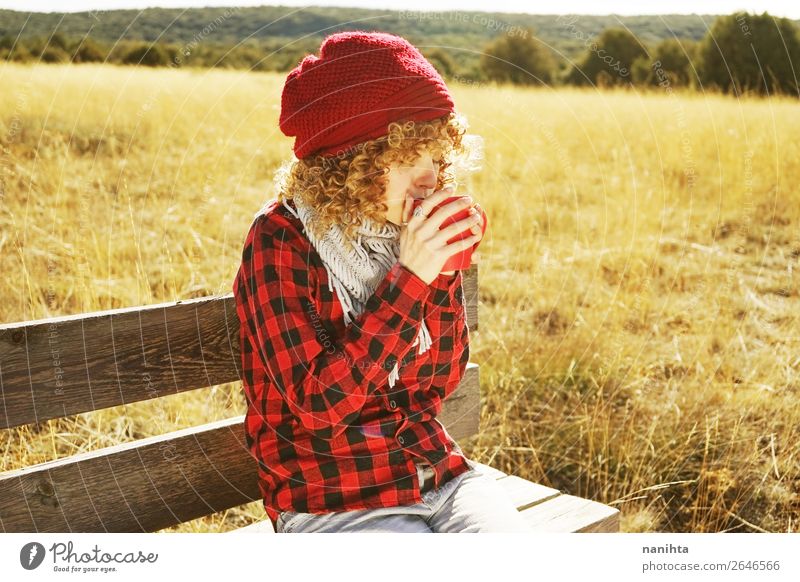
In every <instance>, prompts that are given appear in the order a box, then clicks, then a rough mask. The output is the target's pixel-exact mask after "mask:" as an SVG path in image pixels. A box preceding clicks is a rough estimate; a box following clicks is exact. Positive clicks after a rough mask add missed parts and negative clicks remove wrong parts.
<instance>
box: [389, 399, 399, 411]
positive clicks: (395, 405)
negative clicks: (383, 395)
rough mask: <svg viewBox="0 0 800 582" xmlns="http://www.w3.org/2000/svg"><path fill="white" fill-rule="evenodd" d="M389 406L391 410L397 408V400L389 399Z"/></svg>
mask: <svg viewBox="0 0 800 582" xmlns="http://www.w3.org/2000/svg"><path fill="white" fill-rule="evenodd" d="M389 408H391V409H392V410H394V409H395V408H397V402H395V401H394V400H390V401H389Z"/></svg>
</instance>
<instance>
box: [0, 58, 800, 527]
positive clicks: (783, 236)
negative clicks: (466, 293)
mask: <svg viewBox="0 0 800 582" xmlns="http://www.w3.org/2000/svg"><path fill="white" fill-rule="evenodd" d="M283 80H284V76H282V75H272V74H256V73H247V72H240V71H222V70H174V69H169V68H166V69H155V70H149V69H148V70H144V69H136V68H120V67H112V66H103V65H79V66H61V65H36V66H30V67H28V66H20V65H6V64H3V65H0V86H2V87H3V90H2V91H0V142H1V143H2V148H3V149H2V151H1V152H0V160H1V162H2V163H1V164H0V172H1V173H2V174H1V175H2V176H3V183H4V188H3V189H2V190H1V191H0V266H1V267H2V273H3V277H2V279H0V297H2V302H0V322H4V323H8V322H14V321H20V320H30V319H37V318H44V317H50V316H56V315H63V314H73V313H79V312H85V311H93V310H101V309H110V308H116V307H125V306H133V305H143V304H150V303H158V302H163V301H172V300H177V299H185V298H191V297H199V296H203V295H212V294H226V293H229V292H230V291H231V283H232V280H233V276H234V274H235V272H236V269H237V268H238V264H239V260H240V252H241V247H242V242H243V237H244V234H245V232H246V229H247V227H248V226H249V224H250V220H251V218H252V216H253V213H255V211H256V210H258V208H259V207H260V205H261V203H262V202H263V201H264V200H266V199H267V198H271V197H273V191H272V173H273V171H274V170H275V169H276V168H277V166H278V164H279V163H280V162H281V161H282V160H284V159H286V158H287V157H288V156H289V155H290V154H291V149H290V148H291V143H292V142H291V140H290V139H288V138H286V137H285V136H283V135H282V134H281V133H280V131H279V129H278V125H277V120H278V114H279V104H280V90H281V87H282V84H283ZM451 89H452V90H453V92H454V95H455V100H456V105H457V107H458V108H459V109H460V110H461V111H462V112H463V113H464V114H465V115H466V116H467V118H468V119H469V120H470V122H471V130H472V132H474V133H477V134H480V135H482V136H483V138H484V140H485V144H486V156H485V163H484V168H483V170H482V172H481V173H480V174H478V175H476V176H475V177H474V179H473V180H472V182H471V185H470V190H471V193H472V195H473V196H474V197H476V199H478V200H479V201H480V202H481V204H482V205H483V206H484V208H485V209H486V211H487V213H488V214H489V217H490V220H491V222H490V227H489V230H488V231H487V235H486V239H485V240H484V243H483V245H482V247H481V267H480V273H481V293H480V307H479V309H480V318H481V329H480V330H479V331H478V332H476V333H475V334H474V335H473V337H472V356H471V358H472V360H473V361H476V362H478V363H479V364H480V365H481V382H482V385H483V387H484V391H485V394H486V399H485V402H484V405H483V409H482V418H481V426H482V435H481V436H480V438H479V440H477V441H475V442H472V443H466V444H465V445H464V450H465V452H466V453H467V454H468V455H470V456H473V457H474V458H476V460H478V461H480V462H484V463H488V464H490V465H493V466H496V467H497V468H499V469H501V470H503V471H506V472H513V473H515V474H517V475H520V476H522V477H525V478H527V479H530V480H533V481H536V482H539V483H542V484H544V485H548V486H551V487H556V488H559V489H562V490H564V491H566V492H569V493H572V494H575V495H580V496H583V497H589V498H592V499H596V500H598V501H601V502H603V503H606V504H610V505H613V506H615V507H618V508H619V509H620V510H621V511H622V531H628V532H641V531H685V532H717V531H743V532H744V531H769V532H796V531H798V529H799V528H800V403H798V399H799V398H800V380H799V379H798V378H799V375H800V350H798V348H800V323H799V322H798V319H797V314H798V285H797V274H796V270H797V267H798V256H800V231H799V230H798V225H799V224H800V204H798V202H799V201H800V195H799V194H798V187H797V185H796V182H795V180H797V179H798V178H799V177H800V148H799V147H798V142H797V141H796V136H797V135H800V115H798V111H799V110H798V103H797V100H796V99H795V100H789V99H777V100H776V99H746V100H737V99H736V98H733V97H724V96H719V95H707V94H685V93H684V94H677V93H672V92H670V91H668V90H667V89H665V88H657V89H656V90H654V91H652V92H650V93H639V92H632V91H623V90H616V91H610V90H609V91H602V92H598V91H593V90H576V89H558V90H551V89H525V90H523V89H513V88H497V87H492V86H476V85H469V84H465V83H459V82H453V83H451ZM792 136H795V138H792ZM243 413H244V398H243V395H242V394H241V391H240V385H239V384H238V383H235V384H229V385H222V386H217V387H213V388H211V389H207V390H197V391H192V392H189V393H184V394H180V395H177V396H170V397H166V398H160V399H157V400H155V401H150V402H143V403H138V404H135V405H128V406H124V407H117V408H112V409H107V410H103V411H99V412H95V413H89V414H81V415H78V416H75V417H70V418H67V419H63V420H58V421H48V422H44V423H41V424H40V425H35V426H26V427H23V428H21V429H15V430H10V431H2V432H0V452H1V453H2V461H1V462H0V470H10V469H15V468H18V467H21V466H25V465H30V464H34V463H39V462H43V461H46V460H50V459H55V458H61V457H65V456H69V455H72V454H75V453H78V452H82V451H87V450H94V449H97V448H101V447H105V446H109V445H113V444H116V443H120V442H126V441H130V440H133V439H138V438H142V437H145V436H150V435H155V434H160V433H163V432H166V431H169V430H175V429H179V428H183V427H186V426H189V425H193V424H198V423H201V422H210V421H213V420H218V419H222V418H227V417H230V416H233V415H238V414H243ZM262 517H263V509H262V507H261V504H260V502H253V503H251V504H248V505H246V506H243V507H240V508H237V509H234V510H230V511H228V512H225V513H224V514H218V515H215V516H211V517H209V518H205V519H200V520H196V521H194V522H189V523H187V524H183V525H182V526H180V527H176V528H173V529H171V530H169V531H226V530H229V529H231V528H234V527H238V526H241V525H244V524H246V523H249V522H250V521H252V520H254V519H257V518H258V519H260V518H262Z"/></svg>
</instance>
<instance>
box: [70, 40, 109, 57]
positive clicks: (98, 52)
mask: <svg viewBox="0 0 800 582" xmlns="http://www.w3.org/2000/svg"><path fill="white" fill-rule="evenodd" d="M105 60H106V55H105V51H103V49H102V48H100V45H99V44H97V43H96V42H95V41H94V40H92V39H91V38H86V39H84V40H83V42H81V43H80V44H78V45H77V46H76V47H75V52H73V54H72V62H73V63H91V62H103V61H105Z"/></svg>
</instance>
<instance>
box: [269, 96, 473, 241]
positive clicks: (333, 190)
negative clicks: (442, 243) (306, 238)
mask: <svg viewBox="0 0 800 582" xmlns="http://www.w3.org/2000/svg"><path fill="white" fill-rule="evenodd" d="M467 127H468V123H467V121H466V119H465V118H464V116H463V115H461V114H459V113H455V112H452V113H449V114H447V115H444V116H442V117H438V118H435V119H433V120H431V121H424V122H419V121H417V122H415V121H412V120H409V121H405V120H401V121H397V122H392V123H390V124H389V126H388V128H387V134H386V135H384V136H381V137H380V138H377V139H374V140H369V141H365V142H362V143H360V144H358V145H357V146H354V147H353V148H350V149H349V150H347V151H346V152H343V153H342V154H338V155H334V156H309V157H307V158H302V159H292V160H289V161H287V162H284V164H283V165H282V166H281V167H280V168H279V169H278V170H277V172H276V174H275V190H276V191H277V198H278V200H280V201H281V202H283V201H285V200H287V199H291V198H296V197H300V198H301V199H302V200H303V202H305V203H306V204H307V205H309V206H312V207H313V208H314V209H315V210H316V212H317V215H318V221H316V222H315V223H314V224H312V225H310V226H311V228H312V230H314V231H315V234H316V235H317V236H320V237H321V236H322V234H323V233H324V232H325V231H326V230H327V229H329V228H330V227H331V225H333V224H334V223H337V222H338V223H340V224H342V225H343V228H344V235H345V238H346V239H347V241H348V242H352V241H353V240H354V238H355V236H356V229H357V228H358V227H360V226H361V224H362V223H363V219H364V218H365V217H368V218H369V219H370V220H372V221H373V222H374V223H375V224H376V225H378V226H383V225H384V224H386V216H385V213H386V212H387V211H388V209H389V207H388V206H387V204H386V202H385V201H384V198H385V190H386V185H387V182H388V179H389V177H388V174H389V169H390V165H391V164H393V163H395V162H397V163H399V164H400V165H401V166H403V165H411V164H413V163H414V161H415V160H417V159H418V158H419V157H420V156H421V155H422V154H423V153H424V152H425V151H430V153H431V156H432V157H433V159H434V160H435V161H439V162H440V165H439V176H438V180H437V184H436V189H437V190H439V189H441V188H443V187H444V186H445V185H447V184H450V183H452V182H453V181H454V179H455V177H454V176H453V172H452V169H451V166H452V164H453V156H460V155H469V154H470V152H469V151H468V148H469V146H468V144H467V143H464V142H463V141H462V138H463V136H464V135H465V134H466V132H467Z"/></svg>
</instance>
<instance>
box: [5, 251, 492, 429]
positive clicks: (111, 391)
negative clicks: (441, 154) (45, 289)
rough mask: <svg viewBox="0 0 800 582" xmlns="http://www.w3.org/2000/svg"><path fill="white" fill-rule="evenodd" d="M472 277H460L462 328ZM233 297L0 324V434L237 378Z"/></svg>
mask: <svg viewBox="0 0 800 582" xmlns="http://www.w3.org/2000/svg"><path fill="white" fill-rule="evenodd" d="M477 289H478V272H477V265H473V266H472V267H471V268H470V269H469V270H467V271H465V272H464V285H463V291H464V300H465V302H466V306H467V314H466V317H467V324H468V326H469V328H470V331H472V330H475V329H477V328H478V327H477V325H478V295H477ZM240 368H241V354H240V350H239V320H238V318H237V316H236V305H235V300H234V298H233V293H229V294H228V295H224V296H219V297H216V296H212V297H202V298H199V299H191V300H186V301H176V302H170V303H161V304H157V305H148V306H143V307H130V308H124V309H112V310H107V311H97V312H94V313H86V314H79V315H69V316H64V317H55V318H49V319H41V320H35V321H28V322H20V323H12V324H5V325H0V374H1V375H2V376H1V377H0V380H2V387H3V399H4V409H3V410H2V412H0V428H9V427H14V426H19V425H23V424H29V423H34V422H37V423H38V422H43V421H45V420H48V419H51V418H60V417H63V416H68V415H72V414H79V413H82V412H89V411H92V410H100V409H103V408H109V407H111V406H118V405H120V404H129V403H132V402H138V401H141V400H147V399H150V398H155V397H160V396H166V395H169V394H177V393H178V392H184V391H187V390H194V389H197V388H205V387H208V386H215V385H218V384H224V383H227V382H235V381H237V380H239V379H240V378H241V371H240Z"/></svg>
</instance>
